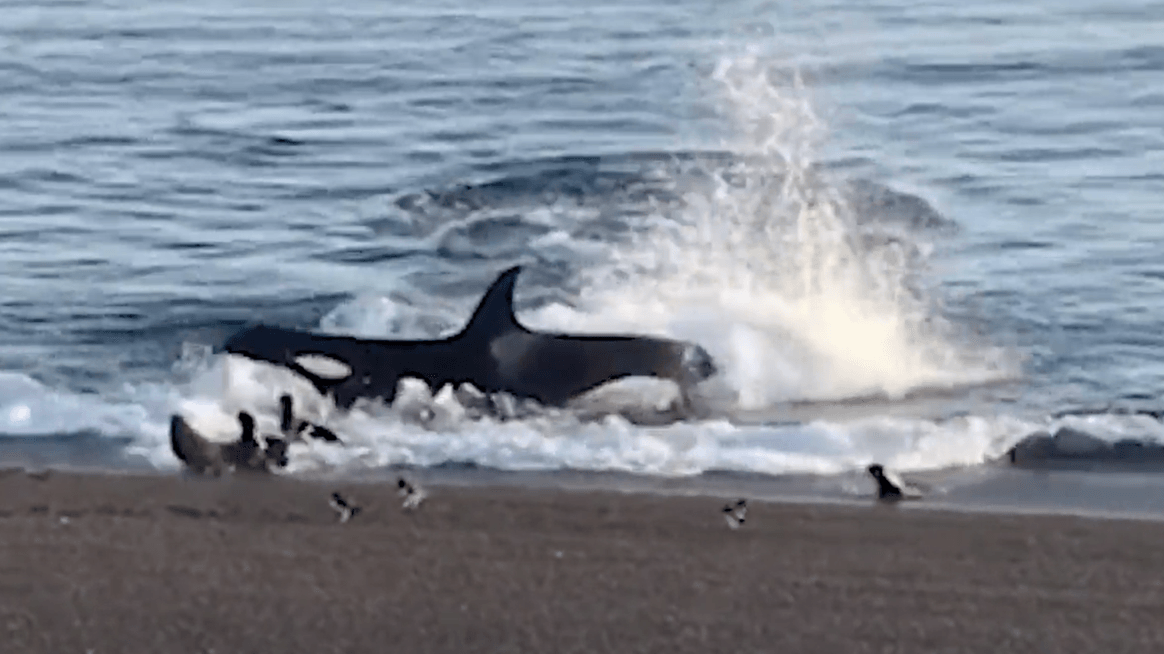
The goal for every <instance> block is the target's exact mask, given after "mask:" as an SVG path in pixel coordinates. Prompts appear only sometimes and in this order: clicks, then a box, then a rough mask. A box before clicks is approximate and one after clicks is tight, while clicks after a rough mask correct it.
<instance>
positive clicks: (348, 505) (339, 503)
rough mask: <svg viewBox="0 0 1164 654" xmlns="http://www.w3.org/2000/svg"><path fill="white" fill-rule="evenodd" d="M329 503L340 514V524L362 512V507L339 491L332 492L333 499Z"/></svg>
mask: <svg viewBox="0 0 1164 654" xmlns="http://www.w3.org/2000/svg"><path fill="white" fill-rule="evenodd" d="M327 503H328V504H330V505H331V508H333V509H335V512H336V513H337V514H339V521H340V524H343V523H345V522H347V521H348V520H351V519H352V518H354V517H356V515H357V514H358V513H359V512H360V507H358V506H356V505H355V503H353V502H351V501H349V500H348V499H347V498H345V497H344V496H343V495H340V494H339V491H336V492H334V493H332V494H331V499H329V500H328V502H327Z"/></svg>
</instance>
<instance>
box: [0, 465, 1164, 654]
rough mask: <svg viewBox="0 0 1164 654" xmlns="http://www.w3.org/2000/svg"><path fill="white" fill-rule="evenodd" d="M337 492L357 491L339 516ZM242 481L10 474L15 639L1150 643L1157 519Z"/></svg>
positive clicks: (5, 611) (571, 645) (141, 646)
mask: <svg viewBox="0 0 1164 654" xmlns="http://www.w3.org/2000/svg"><path fill="white" fill-rule="evenodd" d="M335 490H338V491H340V492H342V493H343V494H344V495H345V496H346V497H348V498H349V499H350V500H352V501H353V502H355V503H356V504H358V505H360V506H361V507H362V509H363V510H362V511H361V513H359V514H357V515H356V516H355V517H353V518H352V519H351V520H350V521H349V522H347V523H344V524H341V523H339V522H338V520H337V515H336V513H334V512H333V511H332V509H331V508H330V507H329V506H328V502H327V499H328V497H329V495H330V493H331V492H332V491H335ZM427 490H429V491H430V495H429V497H428V498H427V499H426V500H425V502H424V503H423V504H422V505H421V507H420V509H419V510H417V511H415V512H405V511H403V509H402V508H401V498H400V497H399V496H398V495H397V494H396V484H395V482H392V483H387V482H383V481H363V482H357V481H347V482H340V481H324V480H300V479H285V478H263V477H258V476H246V475H236V476H234V477H230V478H223V479H195V478H189V477H186V476H182V475H149V476H142V475H138V476H129V475H102V474H73V473H63V472H49V473H47V474H28V473H25V472H23V471H19V472H18V471H11V470H9V471H5V472H4V473H3V474H0V561H2V562H3V564H2V565H3V574H2V575H0V626H3V628H5V629H7V630H8V632H7V636H8V638H9V641H10V642H14V643H16V644H17V647H16V648H15V649H13V650H9V651H16V652H59V651H80V652H85V651H93V652H95V653H97V652H106V651H126V652H129V651H167V652H207V651H211V650H214V651H218V652H226V651H288V652H381V651H384V650H385V648H387V649H408V650H415V651H422V652H450V653H451V652H458V653H463V652H476V651H481V652H496V651H499V650H504V651H584V652H589V651H603V652H611V651H652V652H656V651H657V652H708V651H813V652H859V651H949V652H982V651H991V652H1012V651H1013V652H1019V651H1033V650H1036V649H1038V650H1048V651H1145V652H1148V651H1159V650H1160V649H1161V647H1164V624H1161V623H1160V622H1159V620H1158V619H1157V618H1158V616H1159V614H1160V611H1161V610H1162V609H1164V581H1161V580H1157V579H1156V575H1153V574H1150V572H1151V571H1153V570H1156V569H1159V568H1160V567H1161V566H1164V548H1160V547H1159V543H1160V542H1161V541H1162V540H1164V524H1160V523H1156V522H1148V521H1125V520H1104V521H1097V520H1092V519H1088V518H1080V517H1069V516H1016V515H987V514H975V513H968V512H945V511H937V510H925V511H918V510H912V509H910V510H897V508H899V507H892V506H884V505H878V504H875V503H873V502H870V504H869V505H863V506H862V505H858V506H840V505H829V504H816V505H805V504H783V503H776V502H766V501H755V500H750V501H749V506H748V513H747V521H746V523H745V524H744V525H742V526H741V527H740V528H739V529H736V530H731V529H729V528H728V526H727V524H726V522H725V520H724V517H723V513H722V510H721V509H722V506H723V500H722V498H715V497H708V496H675V495H658V494H649V493H633V492H624V491H609V490H608V491H601V490H593V491H581V490H570V489H562V488H558V489H550V488H521V487H514V486H509V487H504V486H493V487H484V486H455V485H441V484H434V485H429V486H428V487H427Z"/></svg>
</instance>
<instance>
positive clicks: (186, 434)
mask: <svg viewBox="0 0 1164 654" xmlns="http://www.w3.org/2000/svg"><path fill="white" fill-rule="evenodd" d="M238 421H239V425H240V427H241V433H240V435H239V438H238V440H236V441H233V442H230V443H215V442H213V441H211V440H209V439H207V438H206V437H205V436H203V435H202V434H199V433H198V432H197V431H196V430H195V429H194V428H193V427H191V426H190V423H188V422H186V420H185V418H183V417H182V416H180V415H177V414H174V415H173V416H172V417H171V418H170V449H171V450H172V451H173V452H174V456H176V457H178V460H180V461H182V462H183V463H185V464H186V467H188V468H189V469H190V470H192V471H194V472H196V473H199V474H203V473H207V472H209V473H210V474H212V475H214V476H216V477H217V476H219V475H221V474H222V473H223V471H225V470H236V471H249V472H269V471H270V468H271V467H272V466H275V467H282V466H286V465H287V450H286V443H285V442H284V441H282V439H270V441H269V443H268V447H266V448H264V447H263V445H262V444H260V443H259V441H258V439H256V438H255V419H254V418H253V417H252V416H251V415H250V414H249V413H247V412H246V411H240V412H239V414H238Z"/></svg>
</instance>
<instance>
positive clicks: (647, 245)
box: [533, 53, 1014, 409]
mask: <svg viewBox="0 0 1164 654" xmlns="http://www.w3.org/2000/svg"><path fill="white" fill-rule="evenodd" d="M713 79H714V81H715V82H716V84H717V86H718V88H719V89H720V93H721V99H722V100H723V105H724V107H725V114H726V116H727V118H728V119H729V121H730V123H731V124H732V126H733V132H734V137H733V139H732V142H731V143H729V144H728V145H729V146H730V147H731V149H733V150H735V151H736V152H739V153H740V154H741V155H742V156H741V157H740V158H738V159H737V160H736V161H735V162H733V163H732V164H730V165H729V166H727V167H726V168H721V169H719V170H716V171H709V172H711V174H710V175H709V178H710V179H711V184H710V185H698V186H693V187H692V188H690V189H686V190H685V191H684V202H683V203H682V209H681V210H679V211H677V212H670V213H656V214H654V215H652V216H650V217H649V218H647V219H646V220H644V221H642V223H641V224H640V225H639V226H638V227H639V229H638V231H637V233H636V235H635V236H634V237H633V238H632V239H630V241H629V242H628V243H627V244H626V245H625V246H622V247H617V248H616V250H615V253H614V256H613V260H612V263H611V265H610V266H608V267H605V268H602V269H599V270H597V271H592V272H591V273H590V281H589V283H588V284H587V287H586V290H585V291H584V293H583V306H584V307H585V308H586V309H585V312H584V313H586V314H589V315H593V316H602V318H603V326H607V327H609V326H610V325H611V323H614V324H617V325H619V326H623V325H625V326H628V327H629V326H635V327H637V328H638V329H643V328H644V327H645V328H647V329H652V330H655V331H660V332H666V333H671V334H675V335H679V336H682V337H685V338H692V339H694V340H698V341H699V342H701V343H703V344H704V345H705V346H706V347H708V348H709V350H711V351H712V353H713V354H714V355H716V357H717V359H719V360H720V361H721V362H723V363H725V364H726V365H724V366H722V368H723V369H724V370H725V375H724V378H723V380H722V384H721V385H722V388H721V389H720V392H721V395H722V396H723V399H724V400H725V401H730V402H731V403H732V404H734V405H735V406H737V407H739V408H744V409H754V408H759V407H765V406H771V405H774V404H778V403H781V402H787V401H797V400H830V399H843V398H851V397H860V396H881V397H888V398H891V399H892V398H899V397H902V396H903V395H905V394H907V393H908V392H909V391H911V390H914V389H918V388H923V387H935V386H937V387H949V386H957V385H964V384H976V383H982V382H987V381H992V380H996V379H999V378H1004V377H1007V376H1009V375H1012V374H1013V372H1014V370H1013V366H1011V365H1010V364H1009V363H1008V361H1007V359H1006V357H1005V356H1004V355H1003V353H1002V352H1001V351H999V350H996V349H993V348H980V347H976V348H971V347H969V346H968V345H967V344H966V343H962V342H958V341H957V340H956V339H954V338H953V336H952V334H953V330H951V329H947V327H948V325H946V324H945V323H944V321H943V320H942V319H941V316H940V311H939V307H938V306H937V302H936V301H935V300H934V295H933V293H931V292H930V289H929V288H928V286H927V283H928V282H927V280H929V279H930V278H931V277H932V276H931V275H930V274H929V270H928V263H929V258H930V255H931V253H932V251H933V246H932V244H931V243H930V242H929V241H928V239H929V235H928V234H925V233H923V232H922V231H919V230H916V229H911V228H910V227H909V226H907V225H901V224H894V223H892V222H888V221H879V220H878V219H877V217H876V216H868V215H864V216H863V215H859V214H858V213H857V212H855V211H854V210H853V208H852V207H851V206H850V205H849V203H848V202H847V200H846V197H845V194H844V193H843V192H842V191H841V189H842V186H841V183H840V182H838V181H835V180H832V179H830V176H829V175H828V174H827V173H826V172H824V171H823V170H822V168H821V166H819V165H818V161H817V153H818V152H819V151H820V148H821V146H822V143H823V142H824V139H825V138H826V136H827V126H826V125H825V124H824V122H823V121H822V120H821V119H820V118H819V117H818V115H817V114H816V113H815V112H814V110H813V105H812V102H811V94H810V93H809V92H808V90H807V88H806V87H805V84H804V82H803V79H802V77H801V76H800V74H799V73H798V72H797V71H796V70H795V69H791V68H787V67H784V66H782V65H780V64H779V62H772V61H770V60H767V59H765V58H763V57H761V56H759V55H757V54H754V53H749V54H746V55H743V56H736V57H726V58H724V59H723V60H722V61H721V62H720V64H719V66H718V67H717V68H716V69H715V71H714V74H713ZM533 319H534V320H538V319H540V320H543V321H544V322H545V323H551V324H555V325H557V326H566V325H565V323H571V324H570V326H573V327H577V326H578V325H579V324H580V323H581V324H585V323H587V320H586V318H585V316H582V315H573V316H571V317H570V318H569V319H567V318H566V317H565V316H562V315H560V314H559V315H554V314H551V313H544V314H543V315H541V316H537V317H535V318H533Z"/></svg>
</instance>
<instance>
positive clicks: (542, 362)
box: [223, 266, 717, 409]
mask: <svg viewBox="0 0 1164 654" xmlns="http://www.w3.org/2000/svg"><path fill="white" fill-rule="evenodd" d="M519 272H521V267H520V266H515V267H513V268H510V269H508V270H506V271H505V272H503V273H501V275H500V276H498V278H497V279H496V281H494V282H493V284H492V285H491V286H490V287H489V289H488V290H487V291H486V292H485V295H484V296H483V297H482V298H481V301H480V303H479V304H478V305H477V309H476V310H475V311H474V312H473V315H472V317H471V318H470V319H469V321H468V323H467V324H466V326H465V327H464V329H462V330H461V331H460V333H458V334H456V335H454V336H451V337H449V338H444V339H439V340H415V341H408V340H383V339H364V338H355V337H352V336H336V335H325V334H317V333H312V332H307V331H300V330H296V329H287V328H282V327H275V326H269V325H263V324H258V325H253V326H250V327H246V328H244V329H242V330H241V331H239V332H238V333H236V334H234V335H233V336H231V337H230V338H229V339H227V341H226V343H225V344H224V346H223V350H225V351H226V352H228V353H230V354H236V355H240V356H244V357H247V358H250V359H252V360H256V361H263V362H266V363H271V364H274V365H276V366H281V367H284V368H286V369H288V370H291V371H293V372H294V373H296V374H298V375H300V376H302V377H304V378H306V379H307V380H309V381H310V382H311V383H312V385H313V386H315V388H316V390H318V391H319V392H320V394H322V395H325V396H327V395H330V396H331V398H332V401H334V402H335V404H336V406H338V407H340V408H343V409H348V408H351V406H352V405H353V404H354V403H355V402H356V401H357V400H359V399H361V398H364V399H369V400H376V399H381V400H384V401H386V402H388V403H391V402H392V401H393V399H394V398H395V396H396V388H397V383H398V382H399V381H400V380H401V379H402V378H406V377H412V378H416V379H420V380H422V381H424V383H425V384H427V385H428V387H429V389H430V390H431V391H432V392H433V393H436V392H438V391H439V390H440V389H441V388H443V387H444V386H445V385H446V384H452V385H453V387H454V388H456V387H459V386H461V385H462V384H466V383H468V384H472V385H473V387H475V388H477V389H479V390H480V391H482V392H484V393H486V394H489V395H494V394H500V393H505V394H508V395H510V396H513V397H515V398H519V399H532V400H535V401H537V402H538V403H540V404H541V405H543V406H550V407H562V406H565V405H566V404H567V403H568V402H569V401H570V400H572V399H573V398H575V397H577V396H579V395H581V394H583V393H585V392H587V391H590V390H592V389H594V388H597V387H598V386H601V385H602V384H605V383H607V382H610V381H614V380H617V379H621V378H624V377H632V376H649V377H657V378H661V379H669V380H672V381H674V382H675V383H676V384H677V385H678V386H679V389H680V392H681V396H682V398H683V401H684V403H686V404H689V403H690V397H689V392H690V391H691V390H692V389H693V388H694V387H695V385H696V384H698V383H699V382H701V381H703V380H705V379H707V378H709V377H711V376H712V375H714V374H715V373H716V372H717V369H716V365H715V363H714V362H713V360H712V358H711V356H710V355H709V354H708V353H707V351H706V350H704V349H703V348H702V347H700V346H699V345H696V344H694V343H688V342H683V341H677V340H672V339H668V338H658V337H652V336H631V335H571V334H560V333H549V332H539V331H534V330H531V329H527V328H526V327H524V326H522V325H521V323H519V322H518V321H517V317H516V316H515V315H514V310H513V289H514V285H515V283H516V281H517V276H518V273H519Z"/></svg>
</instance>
